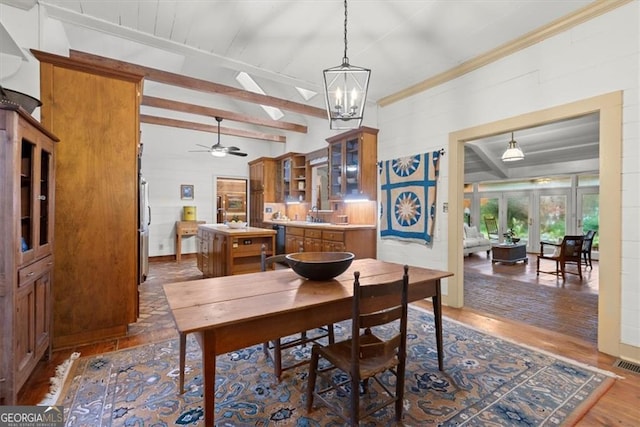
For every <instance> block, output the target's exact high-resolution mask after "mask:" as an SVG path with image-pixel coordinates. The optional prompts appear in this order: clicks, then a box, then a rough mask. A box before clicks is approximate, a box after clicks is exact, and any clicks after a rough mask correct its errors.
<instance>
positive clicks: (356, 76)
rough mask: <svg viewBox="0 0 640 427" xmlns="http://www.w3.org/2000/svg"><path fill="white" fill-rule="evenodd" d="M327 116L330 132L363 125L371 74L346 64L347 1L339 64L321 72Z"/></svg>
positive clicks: (363, 69) (367, 70)
mask: <svg viewBox="0 0 640 427" xmlns="http://www.w3.org/2000/svg"><path fill="white" fill-rule="evenodd" d="M323 74H324V92H325V101H326V105H327V116H328V118H329V127H330V128H331V129H355V128H358V127H360V125H361V124H362V118H363V115H364V105H365V102H366V100H367V89H368V87H369V77H370V76H371V70H369V69H367V68H362V67H357V66H355V65H350V64H349V58H348V57H347V0H345V1H344V56H343V57H342V64H341V65H338V66H337V67H333V68H328V69H326V70H324V71H323Z"/></svg>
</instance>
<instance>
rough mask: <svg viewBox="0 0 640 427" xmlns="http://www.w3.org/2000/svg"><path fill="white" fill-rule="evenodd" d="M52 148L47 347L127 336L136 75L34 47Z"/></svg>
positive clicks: (133, 280)
mask: <svg viewBox="0 0 640 427" xmlns="http://www.w3.org/2000/svg"><path fill="white" fill-rule="evenodd" d="M32 52H33V53H34V55H35V56H36V57H37V58H38V60H39V61H40V93H41V96H40V98H41V99H42V101H43V105H42V107H41V117H42V123H43V125H44V126H46V127H47V128H48V129H50V130H51V131H52V132H54V133H55V134H56V135H58V137H60V139H61V140H62V141H64V144H60V146H59V147H58V149H57V151H56V160H55V163H56V171H57V173H56V208H57V210H58V212H63V213H64V215H56V218H55V239H56V244H55V248H54V256H55V264H54V274H53V275H54V278H55V281H54V282H53V288H54V289H53V291H52V295H53V297H54V298H53V347H54V348H63V347H71V346H75V345H82V344H86V343H90V342H96V341H100V340H105V339H111V338H114V337H119V336H125V335H126V334H127V331H128V328H129V325H130V324H131V323H134V322H136V321H137V319H138V284H139V262H140V256H139V253H140V249H139V244H140V239H139V219H138V215H139V200H140V198H139V185H138V180H139V170H138V167H139V164H138V155H139V150H140V145H139V144H140V141H139V137H140V119H139V110H140V93H141V82H142V76H141V75H137V74H134V73H130V72H127V71H125V70H114V69H108V68H103V67H101V66H98V65H95V66H94V65H89V64H86V63H84V62H82V60H77V59H74V58H73V57H72V58H68V57H62V56H57V55H53V54H50V53H46V52H38V51H32Z"/></svg>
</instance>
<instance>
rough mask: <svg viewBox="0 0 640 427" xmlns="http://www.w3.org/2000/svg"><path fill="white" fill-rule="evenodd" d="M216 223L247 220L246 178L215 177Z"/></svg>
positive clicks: (214, 209) (214, 208)
mask: <svg viewBox="0 0 640 427" xmlns="http://www.w3.org/2000/svg"><path fill="white" fill-rule="evenodd" d="M215 200H216V204H215V206H214V207H213V211H214V212H215V213H216V223H218V224H222V223H225V222H227V221H231V220H235V221H242V222H247V179H246V178H228V177H216V198H215Z"/></svg>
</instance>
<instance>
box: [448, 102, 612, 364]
mask: <svg viewBox="0 0 640 427" xmlns="http://www.w3.org/2000/svg"><path fill="white" fill-rule="evenodd" d="M622 105H623V102H622V92H620V91H617V92H612V93H609V94H605V95H600V96H595V97H592V98H587V99H584V100H580V101H576V102H572V103H569V104H564V105H560V106H556V107H551V108H548V109H545V110H539V111H535V112H531V113H527V114H523V115H521V116H516V117H511V118H508V119H503V120H499V121H496V122H492V123H487V124H484V125H480V126H476V127H473V128H468V129H464V130H460V131H456V132H452V133H451V134H449V153H448V154H449V170H450V172H451V173H450V175H449V189H448V196H449V197H448V203H449V205H448V210H449V218H454V219H455V220H450V221H448V228H447V236H448V241H449V242H450V244H449V245H448V253H447V256H448V269H449V270H450V271H453V272H454V276H453V277H452V278H449V279H447V293H446V296H445V302H446V303H447V304H448V305H451V306H453V307H462V306H463V305H464V284H463V277H464V265H463V251H462V245H461V244H460V242H462V232H463V229H462V227H461V226H460V221H459V219H460V218H464V203H463V199H464V193H463V191H462V190H463V188H464V181H465V180H464V157H465V153H464V144H465V143H466V142H467V141H472V140H475V139H480V138H484V137H488V136H492V135H497V134H501V133H505V132H508V131H511V130H514V129H516V130H517V129H525V128H528V127H532V126H536V125H540V124H545V123H551V122H554V121H558V120H566V119H570V118H573V117H579V116H583V115H587V114H592V113H598V115H599V116H598V117H599V141H600V144H599V150H600V159H599V170H600V192H599V207H600V212H599V214H600V217H601V218H620V217H621V210H622V188H621V179H620V176H621V173H622V171H621V162H620V158H621V156H622ZM599 228H600V230H599V249H600V250H599V256H600V262H599V266H600V268H599V278H598V281H599V297H598V338H597V340H598V349H599V350H600V351H602V352H604V353H608V354H611V355H619V354H620V351H621V350H620V345H619V343H620V338H621V324H620V317H621V300H620V298H621V271H622V265H621V248H620V238H621V236H622V229H621V221H602V222H601V223H600V224H599Z"/></svg>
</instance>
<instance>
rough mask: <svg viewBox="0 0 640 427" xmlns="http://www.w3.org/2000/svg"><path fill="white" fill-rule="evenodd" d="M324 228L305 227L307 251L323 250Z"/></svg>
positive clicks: (305, 249)
mask: <svg viewBox="0 0 640 427" xmlns="http://www.w3.org/2000/svg"><path fill="white" fill-rule="evenodd" d="M323 246H324V245H323V243H322V230H319V229H316V228H305V229H304V251H305V252H322V251H323V249H322V248H323Z"/></svg>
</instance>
